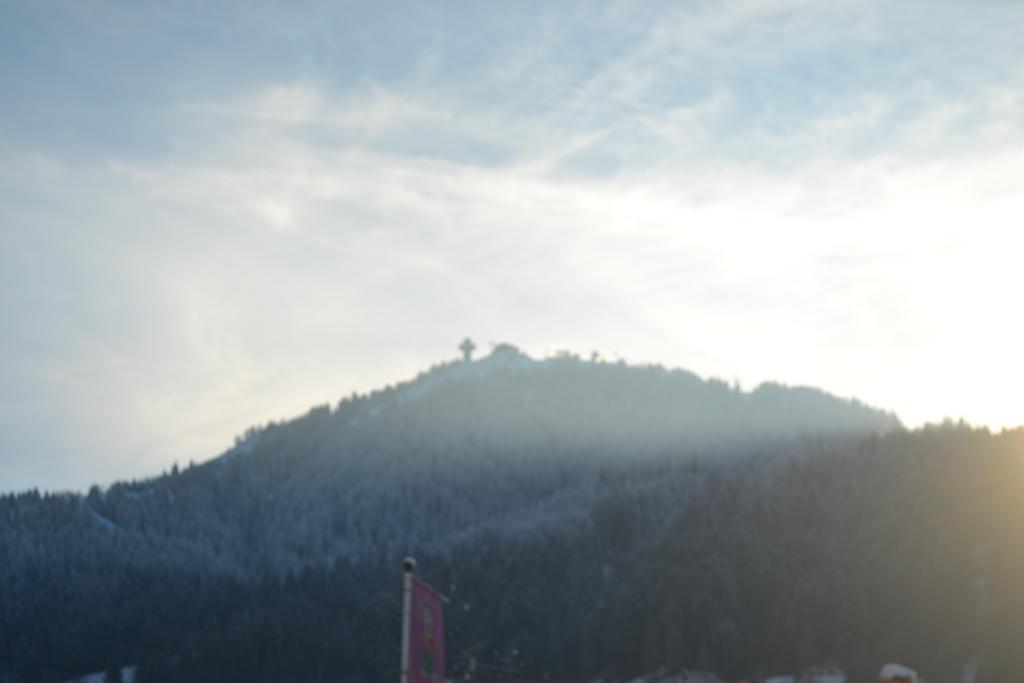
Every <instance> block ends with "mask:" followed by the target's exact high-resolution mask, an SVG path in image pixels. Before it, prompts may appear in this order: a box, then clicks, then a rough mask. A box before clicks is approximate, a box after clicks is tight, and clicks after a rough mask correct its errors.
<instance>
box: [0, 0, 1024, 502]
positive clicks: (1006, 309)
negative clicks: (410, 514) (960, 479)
mask: <svg viewBox="0 0 1024 683" xmlns="http://www.w3.org/2000/svg"><path fill="white" fill-rule="evenodd" d="M286 4H287V5H291V3H281V4H280V5H271V4H262V3H259V2H254V1H251V0H250V1H246V2H237V3H231V2H225V3H213V5H212V6H214V7H216V8H218V9H211V4H210V3H202V2H171V3H167V2H153V3H146V2H142V3H140V2H105V1H102V0H92V1H83V2H68V3H58V2H54V3H51V2H37V1H35V0H30V1H25V2H22V1H21V0H6V1H5V2H3V3H2V5H0V85H2V88H0V161H2V164H0V491H5V490H14V489H24V488H28V487H33V486H37V487H39V488H41V489H64V488H75V489H84V488H85V487H87V486H88V485H89V484H90V483H93V482H98V483H100V484H107V483H110V482H111V481H113V480H115V479H118V478H130V477H141V476H145V475H149V474H154V473H158V472H159V471H160V470H162V469H165V468H167V467H169V466H170V465H171V463H173V462H175V461H177V462H179V463H182V464H185V463H187V462H188V461H189V460H195V461H201V460H204V459H206V458H209V457H211V456H214V455H216V454H217V453H219V452H220V451H222V450H224V448H226V447H227V446H229V445H230V443H231V441H232V438H233V436H234V435H235V434H238V433H240V432H241V431H242V430H244V429H245V428H246V427H247V426H249V425H251V424H255V423H260V422H265V421H266V420H268V419H279V418H282V417H288V416H292V415H295V414H298V413H301V412H303V411H305V410H306V409H307V408H309V407H310V406H311V405H313V404H316V403H323V402H328V401H329V402H331V403H334V402H336V401H337V400H338V398H339V397H341V396H343V395H347V394H350V393H351V392H352V391H364V390H368V389H372V388H375V387H379V386H382V385H384V384H387V383H393V382H395V381H399V380H402V379H406V378H409V377H410V376H412V375H414V374H415V373H416V372H417V371H419V370H422V369H424V368H425V367H427V366H428V365H430V364H432V363H435V362H438V361H441V360H444V359H448V358H451V357H454V356H455V355H457V351H456V349H455V347H456V345H457V343H458V342H459V340H460V339H461V338H462V337H463V336H466V335H469V336H472V337H473V338H474V339H476V340H477V341H478V343H480V345H481V347H483V348H484V349H486V348H487V342H492V341H511V342H514V343H517V344H518V345H520V346H521V347H522V348H523V349H524V350H526V351H527V352H529V353H531V354H533V355H535V356H543V355H545V354H547V353H550V352H552V351H554V350H556V349H563V348H567V349H572V350H575V351H578V352H580V353H583V354H589V352H590V351H591V350H594V349H596V350H598V351H600V352H601V353H603V354H604V355H605V356H607V357H612V358H619V357H621V358H624V359H626V360H627V361H631V362H659V363H663V364H665V365H669V366H678V367H686V368H689V369H691V370H693V371H695V372H697V373H698V374H701V375H703V376H716V377H720V378H723V379H726V380H729V381H733V380H738V381H739V382H740V383H741V384H742V385H743V386H744V387H748V388H749V387H753V386H755V385H756V384H757V383H759V382H761V381H763V380H765V379H776V380H779V381H782V382H786V383H790V384H811V385H815V386H820V387H822V388H824V389H826V390H828V391H831V392H833V393H836V394H839V395H842V396H857V397H860V398H861V399H863V400H865V401H867V402H870V403H873V404H875V405H879V406H882V407H886V408H890V409H892V410H895V411H896V412H897V413H898V415H899V416H900V417H901V418H902V419H903V420H904V422H905V423H906V424H908V425H909V426H916V425H919V424H921V423H922V422H926V421H937V420H941V419H942V418H943V417H945V416H952V417H954V418H959V417H964V418H966V419H967V420H969V421H971V422H975V423H978V424H984V425H988V426H990V427H992V428H995V429H998V428H1002V427H1004V426H1009V425H1017V424H1020V423H1024V402H1022V401H1021V400H1020V395H1021V391H1022V387H1024V363H1022V362H1021V359H1020V353H1021V349H1022V348H1024V330H1022V325H1024V324H1022V322H1021V320H1022V317H1021V294H1022V292H1024V275H1022V264H1021V260H1022V258H1024V232H1022V228H1021V226H1022V225H1024V220H1022V219H1024V95H1022V93H1024V48H1022V47H1021V43H1020V26H1021V25H1022V24H1024V4H1022V3H1020V2H1017V1H1008V2H981V1H972V2H944V1H943V0H928V1H914V0H904V1H901V2H871V1H867V0H857V1H856V2H843V1H841V0H828V1H821V2H817V1H815V0H740V1H737V2H721V3H720V2H671V3H668V2H665V3H661V2H623V3H610V2H596V1H594V2H579V3H573V2H568V1H565V2H562V1H559V2H526V1H523V2H520V1H516V2H505V3H501V2H468V1H467V2H439V3H422V2H391V3H379V2H376V3H361V4H357V3H351V4H348V3H334V2H331V3H323V4H320V3H312V4H307V5H304V6H303V7H302V8H301V10H296V9H294V8H291V7H289V8H287V9H286V8H285V5H286ZM431 5H432V6H431Z"/></svg>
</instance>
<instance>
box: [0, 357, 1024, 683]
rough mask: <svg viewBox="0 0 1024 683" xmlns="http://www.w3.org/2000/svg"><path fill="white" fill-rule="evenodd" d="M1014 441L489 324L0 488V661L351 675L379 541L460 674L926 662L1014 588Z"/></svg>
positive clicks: (377, 579)
mask: <svg viewBox="0 0 1024 683" xmlns="http://www.w3.org/2000/svg"><path fill="white" fill-rule="evenodd" d="M1021 441H1022V439H1021V435H1020V434H1019V433H1006V434H1003V435H990V434H988V433H987V432H984V431H978V430H972V429H970V428H969V427H966V426H964V425H947V426H945V427H942V428H938V429H931V430H919V431H917V432H907V431H906V430H904V429H903V428H902V427H901V426H900V424H899V422H898V421H897V419H896V418H895V417H894V416H893V415H892V414H890V413H886V412H884V411H880V410H876V409H873V408H870V407H868V406H865V405H863V404H860V403H858V402H856V401H848V400H841V399H837V398H835V397H832V396H830V395H828V394H826V393H824V392H821V391H818V390H815V389H809V388H790V387H784V386H781V385H777V384H766V385H762V386H761V387H758V388H757V389H755V390H753V391H751V392H744V391H741V390H739V389H738V388H736V387H730V386H728V385H727V384H725V383H723V382H721V381H717V380H702V379H701V378H699V377H697V376H696V375H694V374H692V373H689V372H686V371H681V370H672V371H670V370H666V369H665V368H662V367H658V366H645V367H635V366H629V365H626V364H624V363H602V362H593V361H584V360H581V359H579V358H577V357H574V356H571V355H563V356H560V357H556V358H551V359H546V360H534V359H531V358H529V357H528V356H526V355H525V354H522V353H520V352H519V351H518V350H516V349H515V348H514V347H511V346H509V345H502V346H500V347H498V348H497V349H496V350H495V352H494V353H492V354H491V355H490V356H488V357H487V358H484V359H482V360H479V361H472V362H467V361H458V362H450V363H445V364H442V365H439V366H437V367H434V368H432V369H431V370H430V371H428V372H426V373H424V374H422V375H420V376H419V377H417V378H416V379H414V380H412V381H410V382H407V383H404V384H399V385H398V386H395V387H389V388H386V389H384V390H381V391H377V392H373V393H371V394H369V395H365V396H358V395H356V396H352V397H350V398H346V399H344V400H342V401H340V402H339V404H338V405H337V406H335V407H333V408H332V407H330V406H319V407H316V408H313V409H312V410H311V411H310V412H309V413H308V414H306V415H304V416H302V417H299V418H296V419H294V420H290V421H287V422H282V423H272V424H268V425H265V426H262V427H257V428H253V429H250V430H249V431H247V432H246V434H245V435H243V436H242V437H240V438H239V439H238V440H237V442H236V444H235V446H234V447H232V448H231V449H229V450H227V451H226V452H225V453H224V454H222V455H221V456H219V457H217V458H214V459H213V460H211V461H209V462H206V463H203V464H200V465H196V466H190V467H188V468H186V469H183V470H181V471H178V470H177V468H175V470H173V471H172V472H171V473H168V474H165V475H163V476H160V477H156V478H154V479H150V480H146V481H142V482H130V483H129V482H125V483H118V484H115V485H113V486H111V487H110V488H109V489H108V490H106V491H101V490H99V489H98V488H95V487H94V488H93V489H92V490H91V491H90V492H89V493H88V494H87V495H85V496H79V495H74V494H49V495H40V494H39V493H38V492H28V493H25V494H19V495H13V496H4V497H2V498H0V520H4V524H3V525H2V526H0V560H2V561H0V604H3V605H4V609H3V610H0V681H5V680H11V681H15V680H17V681H20V680H61V679H63V678H67V677H70V676H71V675H74V674H80V673H84V672H89V671H96V670H105V669H108V668H111V667H114V666H119V665H124V664H139V670H138V679H137V680H139V681H141V682H142V683H147V681H150V682H151V681H161V680H196V681H202V680H211V681H212V680H217V681H231V680H238V681H243V680H244V681H259V680H337V679H338V678H339V677H342V678H348V679H351V680H362V681H372V680H377V679H378V678H381V677H386V676H387V675H391V672H390V669H391V668H393V666H394V662H395V661H396V660H395V657H396V656H397V655H396V653H397V636H396V634H397V608H396V605H397V600H398V596H397V590H398V569H397V568H398V559H399V558H400V557H401V556H402V555H404V554H406V553H414V554H416V555H417V556H418V557H419V558H420V559H421V567H423V571H424V572H425V573H426V575H427V578H428V579H430V580H433V581H434V582H435V583H437V584H439V585H441V586H443V587H445V589H446V590H447V591H448V592H449V593H450V595H451V597H452V600H453V602H452V607H451V615H450V618H449V652H450V653H451V660H452V664H453V666H454V667H455V669H456V670H457V671H459V672H464V673H467V675H472V676H475V677H477V678H481V679H486V678H487V677H488V676H490V677H492V678H493V677H494V676H496V675H497V674H496V673H495V672H498V671H504V672H505V674H503V675H505V676H506V680H507V678H508V677H509V676H512V677H513V678H515V677H519V678H521V679H523V680H534V679H536V678H545V677H546V678H548V679H556V680H580V679H581V678H583V677H595V676H603V677H619V678H621V677H624V676H631V675H638V674H641V673H645V672H649V671H653V670H655V669H657V668H659V667H664V666H667V667H684V666H685V667H689V668H700V669H711V670H718V671H721V672H723V673H726V674H728V675H735V676H740V675H744V676H750V675H753V674H756V673H762V674H767V673H771V672H773V671H774V672H776V673H778V672H785V671H795V670H796V669H797V668H798V667H802V666H810V665H813V664H820V663H823V662H834V663H840V664H843V665H845V666H846V667H847V668H849V669H850V670H851V671H858V670H860V669H858V667H861V668H862V669H863V670H864V671H866V670H868V669H869V668H870V667H871V666H874V663H873V662H874V661H875V659H876V658H878V657H883V656H884V657H885V659H886V661H908V662H911V663H916V662H915V661H914V659H915V657H916V658H919V659H920V658H924V657H927V656H928V653H929V652H931V650H930V649H929V648H932V647H934V646H935V644H943V646H944V647H943V648H942V651H941V654H940V655H938V656H935V657H932V659H933V660H934V662H933V663H930V664H929V665H934V666H935V667H936V670H938V671H946V669H948V668H950V667H952V668H955V667H956V666H957V665H958V663H959V662H961V660H962V661H966V660H967V659H968V658H969V657H973V656H975V655H977V654H979V653H981V652H982V651H983V650H984V648H983V645H984V643H982V642H980V640H981V635H979V633H980V632H981V631H982V630H984V629H995V630H994V631H993V633H994V634H995V635H993V636H992V637H991V638H990V639H989V640H990V642H991V641H992V640H993V639H995V638H996V636H998V634H999V633H1002V631H1000V630H999V629H998V628H996V627H995V626H993V624H998V623H1001V622H1000V621H999V619H1004V620H1005V619H1007V618H1009V619H1010V623H1013V619H1012V618H1010V617H1006V616H1005V615H1004V612H1000V610H999V609H997V608H995V607H993V606H992V605H991V604H990V603H988V602H986V600H988V599H989V598H988V597H986V596H988V593H985V595H984V596H982V595H980V594H979V589H978V587H977V586H978V585H979V584H978V582H979V581H982V582H983V583H984V585H985V590H986V591H995V590H1004V591H1009V592H1007V593H1006V595H1007V596H1010V597H1011V598H1012V599H1010V600H1009V601H1008V602H1005V603H1004V604H1005V605H1012V604H1019V603H1015V602H1013V600H1014V599H1016V598H1014V597H1013V596H1015V595H1016V594H1015V593H1013V592H1012V591H1013V590H1016V588H1015V586H1016V584H1014V582H1013V581H1011V580H1008V579H1006V580H1003V579H998V578H996V577H997V576H998V577H1009V576H1010V574H1009V573H1007V572H1008V569H1009V568H1014V567H1017V566H1018V565H1017V564H1015V563H1016V562H1018V561H1019V560H1018V559H1017V556H1016V555H1008V554H1005V553H1004V551H1003V548H1004V547H1005V544H1004V543H1001V542H999V541H998V539H1000V538H1002V535H1003V534H1006V533H1011V527H1010V526H1009V522H1008V520H1009V518H1010V516H1011V515H1010V514H1009V513H1011V512H1014V511H1016V509H1017V508H1014V507H1013V506H1014V503H1012V502H1006V501H1008V500H1013V499H1012V497H1011V498H1010V499H1007V497H1006V496H1007V495H1008V494H1006V493H1005V491H1006V490H1007V487H1008V486H1009V485H1010V483H1009V482H1012V481H1017V480H1019V478H1020V475H1019V474H1015V473H1016V472H1017V470H1014V469H1013V467H1014V466H1015V465H1014V463H1017V462H1018V460H1019V456H1020V455H1021V450H1020V446H1021ZM954 473H955V474H954ZM1014 477H1016V479H1014ZM993 492H996V494H997V495H994V494H993ZM996 501H1000V504H1001V505H1003V507H1000V505H999V504H996ZM979 549H980V550H979ZM993 558H998V563H996V560H995V559H993ZM993 563H996V564H998V566H999V569H998V571H996V570H995V569H994V565H993ZM999 563H1001V564H999ZM982 565H984V566H982ZM1000 581H1003V583H1000ZM983 597H984V598H985V599H984V600H983V599H982V598H983ZM929 600H931V602H929ZM933 603H934V604H933ZM983 608H984V609H983ZM961 611H962V612H961ZM982 612H984V613H982ZM953 614H956V615H957V616H956V618H955V619H953V618H950V619H949V620H947V621H948V622H949V623H941V622H940V623H939V624H938V625H936V624H932V623H931V622H928V619H934V618H935V617H938V616H942V617H945V616H949V615H953ZM1000 615H1004V616H1000ZM882 619H885V620H887V621H885V624H886V625H885V627H884V628H881V629H878V628H874V626H875V625H877V620H882ZM925 624H927V625H925ZM873 628H874V630H872V629H873ZM473 661H475V662H477V663H478V664H480V663H481V662H483V663H485V664H486V665H487V666H489V667H490V668H482V669H481V668H479V667H478V668H477V669H473V667H472V665H471V662H473ZM999 666H1002V667H1003V668H1002V669H1001V670H1003V671H1008V670H1010V669H1009V668H1008V667H1012V666H1013V663H1012V662H1011V663H1002V664H999ZM917 668H919V669H922V670H925V671H928V668H927V666H919V667H917ZM990 668H991V669H992V670H998V669H997V668H996V665H995V664H993V665H992V667H990ZM487 672H490V673H487ZM876 672H877V668H876ZM5 677H6V678H5ZM929 680H932V679H931V678H929Z"/></svg>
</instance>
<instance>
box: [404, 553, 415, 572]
mask: <svg viewBox="0 0 1024 683" xmlns="http://www.w3.org/2000/svg"><path fill="white" fill-rule="evenodd" d="M402 567H403V568H404V569H405V573H406V574H412V573H413V572H414V571H416V559H415V558H414V557H413V556H412V555H406V556H405V559H404V560H402Z"/></svg>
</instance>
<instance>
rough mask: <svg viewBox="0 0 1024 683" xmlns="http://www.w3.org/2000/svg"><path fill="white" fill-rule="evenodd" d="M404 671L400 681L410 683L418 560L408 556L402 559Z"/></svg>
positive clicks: (399, 682) (400, 682)
mask: <svg viewBox="0 0 1024 683" xmlns="http://www.w3.org/2000/svg"><path fill="white" fill-rule="evenodd" d="M402 569H403V570H404V571H403V577H402V672H401V678H399V680H398V683H409V623H410V621H411V620H412V619H411V616H412V574H413V572H414V571H416V560H414V559H413V558H412V557H406V558H405V559H404V560H403V561H402Z"/></svg>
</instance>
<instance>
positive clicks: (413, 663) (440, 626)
mask: <svg viewBox="0 0 1024 683" xmlns="http://www.w3.org/2000/svg"><path fill="white" fill-rule="evenodd" d="M411 597H412V599H411V601H410V602H411V604H410V614H409V683H444V680H445V678H444V621H443V618H442V614H441V603H442V598H441V594H440V593H438V592H437V591H436V590H434V589H433V588H431V587H430V586H428V585H427V584H425V583H423V582H422V581H420V580H419V579H417V578H416V577H415V576H414V577H412V595H411Z"/></svg>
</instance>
